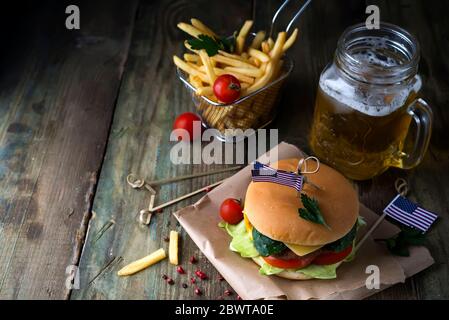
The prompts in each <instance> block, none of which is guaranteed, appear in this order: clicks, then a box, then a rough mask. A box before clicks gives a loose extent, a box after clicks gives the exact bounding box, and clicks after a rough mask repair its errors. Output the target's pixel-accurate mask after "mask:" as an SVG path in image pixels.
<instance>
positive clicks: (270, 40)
mask: <svg viewBox="0 0 449 320" xmlns="http://www.w3.org/2000/svg"><path fill="white" fill-rule="evenodd" d="M267 43H268V45H269V46H270V50H271V49H273V47H274V41H273V39H272V38H268V40H267Z"/></svg>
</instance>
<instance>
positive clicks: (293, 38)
mask: <svg viewBox="0 0 449 320" xmlns="http://www.w3.org/2000/svg"><path fill="white" fill-rule="evenodd" d="M297 37H298V28H296V29H295V30H293V32H292V34H291V35H290V37H288V39H287V41H285V43H284V46H283V47H282V51H284V52H285V51H287V50H288V49H290V47H291V46H292V45H293V44H294V43H295V41H296V38H297Z"/></svg>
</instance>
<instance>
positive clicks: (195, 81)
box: [189, 75, 203, 89]
mask: <svg viewBox="0 0 449 320" xmlns="http://www.w3.org/2000/svg"><path fill="white" fill-rule="evenodd" d="M189 80H190V83H191V84H192V85H193V86H194V87H195V88H197V89H198V88H201V87H202V86H203V81H201V78H200V77H198V76H192V75H189Z"/></svg>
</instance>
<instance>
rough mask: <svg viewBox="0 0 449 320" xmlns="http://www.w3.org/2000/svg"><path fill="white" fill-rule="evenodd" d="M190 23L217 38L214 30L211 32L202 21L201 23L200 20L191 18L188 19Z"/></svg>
mask: <svg viewBox="0 0 449 320" xmlns="http://www.w3.org/2000/svg"><path fill="white" fill-rule="evenodd" d="M190 23H191V24H192V25H193V26H194V27H195V28H197V29H198V30H200V31H201V32H202V33H203V34H205V35H208V36H210V37H213V38H218V37H217V35H216V34H215V32H213V31H212V30H211V29H210V28H208V27H207V26H206V25H205V24H204V23H202V22H201V21H200V20H198V19H195V18H192V19H190Z"/></svg>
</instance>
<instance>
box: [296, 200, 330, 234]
mask: <svg viewBox="0 0 449 320" xmlns="http://www.w3.org/2000/svg"><path fill="white" fill-rule="evenodd" d="M301 201H302V204H303V206H304V208H299V210H298V211H299V216H300V217H301V218H303V219H305V220H307V221H310V222H313V223H317V224H321V225H323V226H325V227H326V228H328V229H329V230H330V227H329V226H328V225H327V223H326V221H325V220H324V218H323V214H322V213H321V210H320V207H319V206H318V201H317V200H316V199H313V198H310V197H309V196H308V195H306V194H305V193H301Z"/></svg>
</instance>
